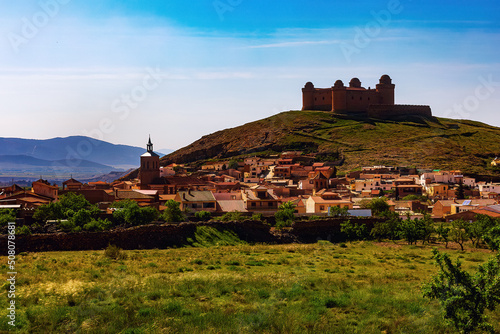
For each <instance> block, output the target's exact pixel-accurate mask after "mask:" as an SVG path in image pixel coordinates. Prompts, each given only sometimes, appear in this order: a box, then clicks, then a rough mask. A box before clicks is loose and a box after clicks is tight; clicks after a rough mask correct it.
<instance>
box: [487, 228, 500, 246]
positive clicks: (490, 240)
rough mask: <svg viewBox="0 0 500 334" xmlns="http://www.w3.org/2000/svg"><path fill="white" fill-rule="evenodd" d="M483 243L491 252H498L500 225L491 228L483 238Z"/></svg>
mask: <svg viewBox="0 0 500 334" xmlns="http://www.w3.org/2000/svg"><path fill="white" fill-rule="evenodd" d="M484 241H485V242H486V244H487V245H488V247H489V248H490V249H491V250H495V251H499V250H500V223H499V224H497V225H496V226H494V227H492V228H491V229H490V230H489V231H488V233H486V235H485V236H484Z"/></svg>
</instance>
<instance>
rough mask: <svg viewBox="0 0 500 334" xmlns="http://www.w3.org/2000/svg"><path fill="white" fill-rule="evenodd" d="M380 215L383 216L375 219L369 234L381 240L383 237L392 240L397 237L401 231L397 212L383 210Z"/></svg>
mask: <svg viewBox="0 0 500 334" xmlns="http://www.w3.org/2000/svg"><path fill="white" fill-rule="evenodd" d="M382 217H383V218H385V219H384V220H382V221H377V222H376V223H375V224H374V225H373V228H372V230H371V231H370V234H371V236H372V237H374V238H376V239H377V240H379V241H380V240H382V239H384V238H389V239H390V240H392V241H394V240H396V239H397V238H398V236H399V234H400V231H401V221H402V220H401V218H400V217H399V214H398V213H397V212H393V211H385V212H383V213H382Z"/></svg>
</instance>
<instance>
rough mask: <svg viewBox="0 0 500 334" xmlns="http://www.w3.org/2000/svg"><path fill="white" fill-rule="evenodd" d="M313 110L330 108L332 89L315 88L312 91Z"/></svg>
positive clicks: (327, 109)
mask: <svg viewBox="0 0 500 334" xmlns="http://www.w3.org/2000/svg"><path fill="white" fill-rule="evenodd" d="M312 103H313V108H314V109H313V110H323V111H330V110H332V89H331V88H324V89H315V90H314V92H313V100H312Z"/></svg>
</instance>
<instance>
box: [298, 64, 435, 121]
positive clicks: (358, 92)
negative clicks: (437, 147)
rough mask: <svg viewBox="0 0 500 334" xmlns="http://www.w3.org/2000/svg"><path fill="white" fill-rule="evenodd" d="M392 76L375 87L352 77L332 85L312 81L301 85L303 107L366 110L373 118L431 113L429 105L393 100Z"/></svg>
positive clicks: (328, 109) (351, 110)
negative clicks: (302, 86)
mask: <svg viewBox="0 0 500 334" xmlns="http://www.w3.org/2000/svg"><path fill="white" fill-rule="evenodd" d="M394 88H395V85H394V84H393V83H392V79H391V77H389V76H388V75H387V74H384V75H383V76H382V77H381V78H380V81H379V83H378V84H377V85H376V87H375V89H372V88H370V87H368V89H366V88H364V87H361V81H359V79H358V78H352V79H351V81H350V82H349V87H346V86H344V83H343V82H342V80H337V81H336V82H335V85H334V86H333V87H331V88H315V87H314V85H313V84H312V82H308V83H306V85H305V86H304V88H302V110H323V111H331V112H334V113H337V114H366V115H367V116H368V117H371V118H382V119H383V118H389V117H394V116H406V115H420V116H426V117H432V112H431V108H430V107H429V106H420V105H402V104H394Z"/></svg>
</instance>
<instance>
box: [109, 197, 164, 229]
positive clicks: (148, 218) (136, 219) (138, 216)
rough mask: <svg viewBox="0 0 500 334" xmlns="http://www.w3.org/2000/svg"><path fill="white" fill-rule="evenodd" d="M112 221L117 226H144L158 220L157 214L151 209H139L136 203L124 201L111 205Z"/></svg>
mask: <svg viewBox="0 0 500 334" xmlns="http://www.w3.org/2000/svg"><path fill="white" fill-rule="evenodd" d="M112 207H113V208H115V209H116V210H115V211H114V212H113V219H114V220H115V222H116V223H117V224H124V223H125V224H130V225H134V226H137V225H144V224H149V223H151V222H152V221H154V220H156V219H158V216H159V212H158V210H156V209H155V208H153V207H149V206H148V207H143V208H141V207H140V206H139V204H137V202H134V201H131V200H125V201H120V202H116V203H113V205H112Z"/></svg>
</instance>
